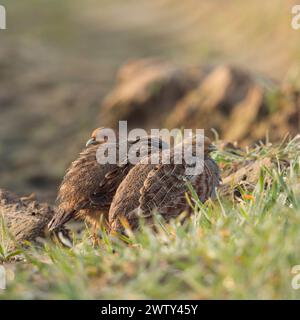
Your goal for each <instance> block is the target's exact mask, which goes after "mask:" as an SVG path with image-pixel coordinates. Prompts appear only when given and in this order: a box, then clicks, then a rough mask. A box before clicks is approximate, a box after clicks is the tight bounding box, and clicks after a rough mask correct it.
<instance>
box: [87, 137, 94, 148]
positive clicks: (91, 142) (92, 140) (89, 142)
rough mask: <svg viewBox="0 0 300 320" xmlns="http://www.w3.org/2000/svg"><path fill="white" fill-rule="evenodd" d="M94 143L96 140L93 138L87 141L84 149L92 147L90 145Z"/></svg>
mask: <svg viewBox="0 0 300 320" xmlns="http://www.w3.org/2000/svg"><path fill="white" fill-rule="evenodd" d="M95 142H96V139H95V138H91V139H89V140H88V141H87V143H86V145H85V146H86V147H88V146H90V145H92V144H95Z"/></svg>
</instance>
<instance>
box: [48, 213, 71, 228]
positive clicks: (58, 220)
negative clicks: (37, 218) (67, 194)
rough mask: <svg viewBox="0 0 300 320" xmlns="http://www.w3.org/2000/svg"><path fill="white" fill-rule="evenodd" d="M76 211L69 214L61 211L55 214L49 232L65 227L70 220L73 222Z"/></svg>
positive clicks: (49, 225)
mask: <svg viewBox="0 0 300 320" xmlns="http://www.w3.org/2000/svg"><path fill="white" fill-rule="evenodd" d="M75 213H76V210H72V211H69V212H66V211H64V210H59V211H58V212H56V213H55V214H54V217H53V218H52V219H51V221H50V222H49V224H48V229H49V231H53V230H56V229H57V228H59V227H61V226H63V225H64V224H65V223H67V222H68V221H69V220H71V219H72V218H73V217H74V216H75Z"/></svg>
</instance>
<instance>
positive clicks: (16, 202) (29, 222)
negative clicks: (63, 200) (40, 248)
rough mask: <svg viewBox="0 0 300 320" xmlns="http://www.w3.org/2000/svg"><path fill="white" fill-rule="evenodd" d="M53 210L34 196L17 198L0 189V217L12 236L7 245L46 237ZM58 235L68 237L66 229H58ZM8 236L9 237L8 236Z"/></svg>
mask: <svg viewBox="0 0 300 320" xmlns="http://www.w3.org/2000/svg"><path fill="white" fill-rule="evenodd" d="M53 214H54V210H53V208H52V207H51V206H49V205H48V204H43V203H38V202H37V201H36V200H35V199H34V197H32V196H31V197H23V198H19V197H17V196H16V195H15V194H13V193H11V192H9V191H5V190H2V189H0V219H1V221H2V219H3V222H4V226H5V227H6V228H7V231H8V234H9V235H10V236H12V239H11V240H14V241H9V243H8V246H9V247H14V246H15V244H18V245H22V244H23V243H24V242H25V241H30V242H36V241H38V240H39V239H41V238H46V237H48V230H47V224H48V223H49V221H50V220H51V218H52V217H53ZM57 231H58V233H60V232H63V234H62V235H59V234H58V235H59V237H60V236H66V237H68V234H67V230H64V229H61V228H60V229H58V230H57ZM8 238H9V237H8Z"/></svg>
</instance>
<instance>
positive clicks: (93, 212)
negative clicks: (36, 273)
mask: <svg viewBox="0 0 300 320" xmlns="http://www.w3.org/2000/svg"><path fill="white" fill-rule="evenodd" d="M100 130H102V128H99V129H96V130H95V131H94V132H93V134H92V138H91V139H90V140H89V141H88V147H87V148H86V149H85V150H83V151H82V152H81V153H80V155H79V158H78V159H77V160H75V161H74V162H73V163H72V164H71V166H70V168H69V169H68V171H67V173H66V175H65V177H64V179H63V182H62V184H61V186H60V188H59V192H58V198H57V204H58V209H57V212H56V214H55V216H54V218H53V219H52V221H51V222H50V224H49V229H50V230H53V229H55V228H57V227H59V226H61V225H63V224H64V223H66V222H67V221H69V220H70V219H73V218H84V219H85V220H87V221H88V222H89V223H91V224H93V225H94V227H97V226H98V224H99V222H100V220H101V218H102V221H103V222H104V223H105V224H106V221H107V219H108V211H109V208H110V204H111V201H112V199H113V196H114V194H115V191H116V190H117V188H118V186H119V184H120V183H121V182H122V180H123V179H124V178H125V177H126V175H127V173H128V172H129V170H130V169H131V168H132V166H133V165H132V164H131V163H129V162H128V161H127V159H118V158H117V163H116V164H109V163H107V164H99V162H98V161H97V150H98V148H99V147H100V146H101V145H102V146H104V144H107V146H108V144H110V145H112V144H111V143H108V142H107V141H104V142H103V141H98V140H97V137H99V132H100ZM138 142H139V143H140V144H142V145H143V146H146V147H147V148H148V145H149V142H150V139H149V137H141V138H138V139H136V140H130V141H127V150H128V149H129V148H130V147H132V146H133V145H134V144H136V143H138ZM156 142H157V144H156V145H154V148H158V149H159V148H161V147H162V142H161V140H157V141H156ZM121 143H125V142H124V141H123V142H116V143H114V144H113V145H114V146H115V147H116V149H117V155H118V150H119V147H120V144H121ZM147 148H146V149H145V148H141V149H142V150H141V154H142V155H143V152H145V155H147V154H148V151H147ZM98 156H99V155H98ZM98 160H99V158H98Z"/></svg>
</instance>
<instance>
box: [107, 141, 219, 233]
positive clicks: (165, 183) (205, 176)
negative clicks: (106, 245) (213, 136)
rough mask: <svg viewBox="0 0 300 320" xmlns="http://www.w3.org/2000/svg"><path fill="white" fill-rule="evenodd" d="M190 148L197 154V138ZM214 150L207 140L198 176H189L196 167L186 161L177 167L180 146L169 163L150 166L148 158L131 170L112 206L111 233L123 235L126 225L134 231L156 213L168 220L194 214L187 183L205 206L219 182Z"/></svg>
mask: <svg viewBox="0 0 300 320" xmlns="http://www.w3.org/2000/svg"><path fill="white" fill-rule="evenodd" d="M183 143H190V142H185V141H184V142H183ZM190 146H191V147H192V148H193V149H192V150H193V152H194V151H195V149H194V148H195V139H193V140H192V143H190ZM179 147H180V148H181V147H182V145H180V146H179ZM212 149H213V148H212V144H211V142H210V140H209V139H208V138H206V137H205V139H204V167H203V168H204V169H203V172H202V173H201V174H198V175H187V174H186V168H187V167H192V166H193V165H192V164H191V165H189V164H187V163H186V162H185V161H184V160H183V162H182V164H174V157H175V156H176V152H177V151H176V150H180V149H179V148H178V146H176V147H175V148H174V149H173V150H172V152H171V161H170V164H159V165H154V164H147V159H144V160H142V161H141V162H140V163H139V164H137V165H136V166H135V167H134V168H132V169H131V171H130V172H129V173H128V175H127V177H126V178H125V179H124V180H123V182H122V183H121V184H120V186H119V188H118V189H117V192H116V195H115V197H114V199H113V202H112V204H111V207H110V211H109V224H110V229H111V231H112V232H118V233H120V232H122V231H123V229H124V226H123V225H124V222H125V223H128V224H129V226H130V227H131V228H132V229H135V228H137V227H138V222H139V218H141V217H143V218H144V219H145V220H146V221H148V222H150V221H151V220H152V218H153V212H154V211H156V212H158V213H159V214H160V215H161V216H162V217H164V218H165V219H166V220H169V219H171V218H173V217H177V216H178V215H179V214H180V213H182V212H183V211H186V212H187V213H191V208H190V207H189V205H188V202H187V200H186V196H185V193H186V192H188V186H187V184H188V183H190V184H191V185H192V187H193V188H194V190H195V191H196V193H197V194H198V196H199V199H200V200H201V202H203V203H204V202H205V201H206V200H207V199H208V198H210V197H213V196H214V195H215V189H216V187H217V186H218V185H219V182H220V174H219V169H218V166H217V164H216V163H215V162H214V161H213V160H212V158H211V157H210V156H209V153H210V151H212ZM193 155H194V153H193ZM145 163H146V164H145Z"/></svg>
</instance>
